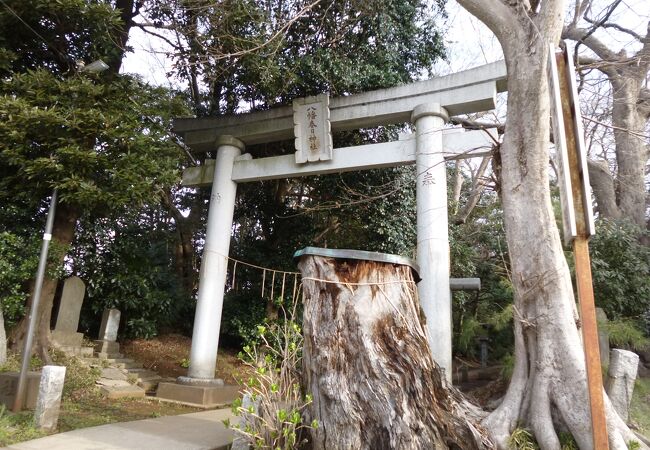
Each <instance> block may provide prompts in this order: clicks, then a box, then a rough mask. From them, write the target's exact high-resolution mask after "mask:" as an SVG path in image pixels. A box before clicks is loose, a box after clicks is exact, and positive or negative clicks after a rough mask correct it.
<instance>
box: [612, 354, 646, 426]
mask: <svg viewBox="0 0 650 450" xmlns="http://www.w3.org/2000/svg"><path fill="white" fill-rule="evenodd" d="M609 360H610V363H609V370H608V372H607V381H606V382H605V391H607V394H608V395H609V399H610V400H611V401H612V405H613V406H614V409H615V410H616V412H617V413H618V415H619V416H621V419H623V420H624V421H626V422H627V419H628V413H629V408H630V402H631V401H632V393H633V392H634V381H635V380H636V374H637V369H638V367H639V355H637V354H636V353H634V352H630V351H628V350H621V349H618V348H615V349H612V352H611V355H610V357H609Z"/></svg>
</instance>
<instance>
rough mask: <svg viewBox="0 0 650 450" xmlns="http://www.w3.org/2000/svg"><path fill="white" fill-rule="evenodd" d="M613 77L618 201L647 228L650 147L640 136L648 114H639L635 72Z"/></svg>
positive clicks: (623, 71)
mask: <svg viewBox="0 0 650 450" xmlns="http://www.w3.org/2000/svg"><path fill="white" fill-rule="evenodd" d="M620 72H622V75H623V76H621V77H620V79H619V77H617V78H614V79H610V82H611V84H612V103H613V104H612V125H613V126H614V138H615V140H616V162H617V165H618V173H617V179H616V184H617V190H618V204H619V207H620V209H621V214H622V215H623V217H625V218H628V219H630V221H632V222H633V223H635V224H636V225H638V226H639V227H641V228H645V226H646V219H645V212H646V197H647V193H646V187H645V181H646V180H645V167H646V164H647V162H648V151H647V147H646V144H645V142H644V140H643V138H642V137H641V136H643V135H644V132H645V128H646V120H647V119H646V118H645V117H642V116H641V114H639V111H638V109H637V107H636V105H637V104H638V103H639V92H640V90H641V86H640V83H639V81H640V80H638V79H636V77H634V76H633V75H632V74H630V76H625V72H627V70H625V68H623V69H622V70H620Z"/></svg>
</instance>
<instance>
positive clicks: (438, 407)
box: [299, 256, 492, 450]
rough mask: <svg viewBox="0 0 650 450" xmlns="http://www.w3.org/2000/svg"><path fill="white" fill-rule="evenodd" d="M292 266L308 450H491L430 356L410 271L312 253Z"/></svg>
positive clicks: (475, 419) (398, 267)
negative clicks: (298, 299)
mask: <svg viewBox="0 0 650 450" xmlns="http://www.w3.org/2000/svg"><path fill="white" fill-rule="evenodd" d="M299 267H300V270H301V273H302V276H303V294H304V318H303V332H304V336H305V341H304V349H303V380H304V384H305V387H306V390H307V392H308V393H310V394H311V395H313V399H314V401H313V403H312V405H311V406H310V408H311V413H312V418H313V419H317V420H318V428H316V429H314V430H312V437H313V448H314V449H317V450H320V449H328V450H329V449H346V450H347V449H414V450H415V449H418V450H419V449H424V448H435V449H446V448H458V449H476V448H492V444H491V443H490V442H489V440H488V439H487V438H486V433H485V432H484V431H483V430H481V429H480V427H478V426H477V425H476V423H477V419H478V417H476V416H475V415H473V414H472V413H470V410H471V407H469V406H468V405H467V404H465V403H464V402H463V400H462V397H461V395H460V394H459V393H458V392H457V391H456V390H455V389H453V388H451V387H448V386H446V383H445V381H444V377H442V376H441V374H442V372H441V371H440V369H439V367H438V366H437V365H436V364H435V363H434V361H433V358H432V357H431V350H430V348H429V345H428V340H427V336H426V328H425V327H424V326H423V325H422V322H423V321H424V317H423V314H422V311H421V309H420V307H419V303H418V300H417V291H416V289H415V283H414V282H413V277H412V274H411V269H410V268H408V267H406V266H398V265H393V264H387V263H377V262H370V261H356V260H343V259H332V258H325V257H319V256H304V257H303V258H302V259H301V261H300V264H299ZM322 280H330V281H331V282H325V281H322Z"/></svg>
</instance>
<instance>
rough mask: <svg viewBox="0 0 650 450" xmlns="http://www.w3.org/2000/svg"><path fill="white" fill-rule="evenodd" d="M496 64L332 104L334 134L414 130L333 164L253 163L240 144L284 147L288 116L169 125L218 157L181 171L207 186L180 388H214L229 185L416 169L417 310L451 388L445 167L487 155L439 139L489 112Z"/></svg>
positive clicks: (459, 136)
mask: <svg viewBox="0 0 650 450" xmlns="http://www.w3.org/2000/svg"><path fill="white" fill-rule="evenodd" d="M505 81H506V68H505V64H504V63H503V62H502V61H499V62H497V63H492V64H488V65H485V66H481V67H477V68H475V69H470V70H468V71H464V72H459V73H455V74H451V75H448V76H445V77H439V78H435V79H432V80H426V81H420V82H416V83H412V84H408V85H403V86H398V87H394V88H390V89H383V90H378V91H372V92H366V93H362V94H358V95H351V96H346V97H338V98H332V99H330V103H329V108H330V110H329V113H330V117H329V119H330V123H331V129H332V131H338V130H346V129H355V128H361V127H374V126H379V125H386V124H390V123H402V122H409V121H410V122H412V123H413V124H414V125H415V130H416V131H415V133H414V134H413V135H406V136H403V137H402V138H401V139H400V140H398V141H395V142H388V143H382V144H370V145H364V146H358V147H349V148H342V149H334V151H333V155H332V159H331V160H328V161H318V162H314V163H305V164H298V163H296V161H295V158H294V155H284V156H277V157H271V158H259V159H252V157H251V156H250V155H247V154H245V155H242V154H241V153H242V151H244V149H245V146H246V145H251V144H257V143H262V142H273V141H278V140H284V139H291V138H292V137H293V136H294V135H293V133H294V118H293V109H292V108H291V107H282V108H277V109H273V110H268V111H260V112H253V113H249V114H241V115H234V116H223V117H215V118H202V119H176V120H175V121H174V130H175V131H176V132H177V133H179V134H181V135H182V136H183V138H184V140H185V143H186V144H187V145H188V146H190V147H191V148H192V149H193V150H194V151H208V150H215V147H216V150H217V157H216V160H215V162H214V164H213V165H209V164H206V165H203V166H199V167H194V168H190V169H188V170H187V171H186V172H185V173H184V175H183V181H184V182H183V184H184V185H188V186H200V185H208V184H210V183H211V184H212V195H211V201H210V208H209V212H208V223H207V231H206V238H205V246H204V253H203V257H202V263H201V272H200V278H199V292H198V301H197V308H196V315H195V321H194V331H193V335H192V349H191V354H190V367H189V371H188V377H181V378H182V379H179V382H180V383H182V384H196V385H201V386H205V385H210V384H212V382H213V381H214V380H213V379H214V373H215V367H216V357H217V349H218V339H219V329H220V321H221V310H222V306H223V296H224V285H225V282H226V271H227V259H226V258H225V257H224V256H225V255H228V251H229V245H230V230H231V227H232V219H233V212H234V205H235V197H236V190H237V183H240V182H246V181H256V180H262V179H272V178H287V177H294V176H307V175H314V174H322V173H333V172H342V171H348V170H360V169H370V168H377V167H392V166H398V165H405V164H413V163H415V165H416V167H417V169H416V170H417V173H418V181H417V191H416V195H417V234H418V237H417V262H418V265H419V266H420V275H421V276H422V281H421V282H420V283H419V285H418V292H419V296H420V302H421V304H422V308H423V310H424V313H425V316H426V318H427V329H428V332H429V338H430V345H431V348H432V353H433V356H434V359H435V360H436V362H437V363H438V364H439V365H440V366H441V367H442V368H443V369H445V372H446V376H447V378H448V379H451V378H450V377H451V332H452V330H451V298H450V292H449V253H448V245H449V243H448V231H447V227H448V220H447V214H441V213H440V211H446V208H447V197H446V192H447V186H446V174H445V164H444V160H445V158H450V157H454V155H456V154H458V153H462V152H466V151H469V150H472V149H475V148H478V147H481V146H484V147H485V146H488V147H489V146H490V142H491V141H490V139H489V138H488V137H487V136H486V135H485V133H484V132H479V131H474V132H464V131H459V130H444V131H443V130H442V128H443V126H444V124H445V122H447V121H448V118H449V115H458V114H465V113H472V112H479V111H486V110H490V109H493V108H494V107H495V101H496V93H497V92H501V91H504V90H505Z"/></svg>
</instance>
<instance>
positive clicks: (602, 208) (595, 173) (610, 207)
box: [587, 160, 621, 219]
mask: <svg viewBox="0 0 650 450" xmlns="http://www.w3.org/2000/svg"><path fill="white" fill-rule="evenodd" d="M587 165H588V167H589V181H590V183H591V189H592V190H593V193H594V197H596V207H597V209H598V216H599V217H601V218H608V219H620V218H621V210H620V208H619V207H618V203H616V188H615V187H614V177H612V174H611V173H610V172H609V167H608V164H607V161H605V160H600V161H594V160H589V161H587Z"/></svg>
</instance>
